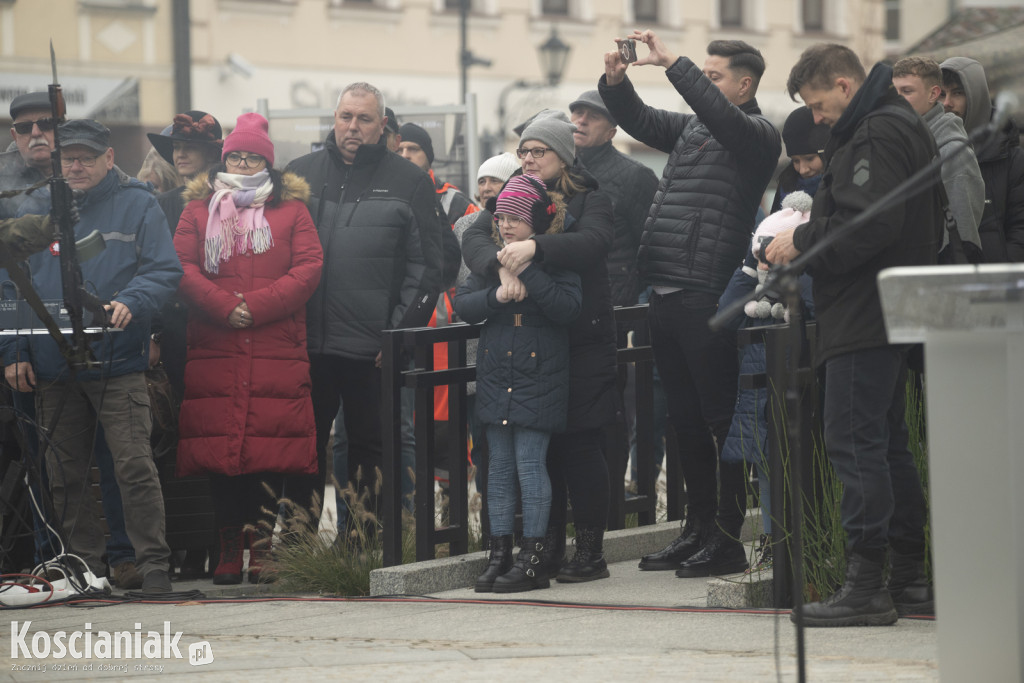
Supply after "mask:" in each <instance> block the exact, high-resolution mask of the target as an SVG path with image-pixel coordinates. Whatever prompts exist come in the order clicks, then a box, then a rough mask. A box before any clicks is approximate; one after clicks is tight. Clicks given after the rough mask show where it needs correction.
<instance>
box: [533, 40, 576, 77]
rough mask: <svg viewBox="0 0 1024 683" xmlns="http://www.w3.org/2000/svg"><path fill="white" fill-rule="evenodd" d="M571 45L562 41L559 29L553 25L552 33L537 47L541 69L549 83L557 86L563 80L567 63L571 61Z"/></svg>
mask: <svg viewBox="0 0 1024 683" xmlns="http://www.w3.org/2000/svg"><path fill="white" fill-rule="evenodd" d="M570 50H572V48H571V47H569V46H568V45H566V44H565V43H563V42H562V39H561V38H559V37H558V29H556V28H555V27H554V26H552V27H551V35H550V36H548V39H547V40H546V41H544V43H543V44H541V46H540V47H538V48H537V55H538V57H539V59H540V69H541V71H543V72H544V76H545V77H546V78H547V79H548V84H549V85H552V86H555V85H558V83H559V81H561V80H562V74H563V73H564V72H565V65H566V64H567V63H568V62H569V51H570Z"/></svg>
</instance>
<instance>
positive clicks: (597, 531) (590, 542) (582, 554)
mask: <svg viewBox="0 0 1024 683" xmlns="http://www.w3.org/2000/svg"><path fill="white" fill-rule="evenodd" d="M603 541H604V529H602V528H600V527H589V526H584V527H580V526H578V527H576V538H574V539H573V543H575V545H576V552H575V554H573V557H572V560H570V561H569V563H568V564H566V565H564V566H563V567H562V570H561V571H560V572H558V576H557V577H556V580H557V581H558V582H559V583H583V582H584V581H596V580H597V579H607V578H608V577H609V576H611V575H610V574H609V573H608V563H607V562H605V561H604V552H603V550H602V547H601V546H602V543H603Z"/></svg>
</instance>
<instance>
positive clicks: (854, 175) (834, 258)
mask: <svg viewBox="0 0 1024 683" xmlns="http://www.w3.org/2000/svg"><path fill="white" fill-rule="evenodd" d="M883 108H885V109H889V110H890V111H888V112H887V111H884V110H883V111H879V110H880V109H883ZM897 108H898V109H903V110H904V111H905V112H909V113H910V114H914V110H913V109H911V108H910V105H909V104H907V102H906V100H905V99H903V97H902V96H900V95H899V94H898V93H897V92H896V89H895V88H894V87H893V86H892V67H888V66H886V65H884V64H877V65H875V68H874V69H872V70H871V73H870V74H869V75H868V78H867V80H865V81H864V84H863V85H861V87H860V89H859V90H858V91H857V93H856V94H855V95H854V96H853V99H852V100H851V101H850V104H849V105H848V106H847V108H846V111H845V112H843V115H842V116H841V117H839V120H838V121H837V122H836V124H835V126H833V128H832V136H831V137H830V138H829V141H828V145H827V146H826V147H825V159H826V161H827V164H828V165H827V167H826V168H825V174H824V176H823V177H822V179H821V186H820V187H819V188H818V192H817V194H815V195H814V205H813V207H812V209H811V220H810V221H809V222H807V223H804V224H803V225H801V226H799V227H798V228H796V230H795V231H794V232H793V246H795V247H796V248H797V249H799V250H800V251H801V252H805V251H807V250H808V249H810V248H811V246H812V245H814V244H816V243H817V242H819V241H820V240H822V239H825V238H826V237H827V236H832V235H833V233H836V232H837V231H841V230H843V229H844V228H845V226H846V225H847V224H848V223H849V222H850V221H851V220H853V219H854V218H855V217H856V216H857V215H858V214H860V213H861V212H863V211H864V210H865V209H868V208H871V207H874V205H875V204H877V203H878V202H879V200H880V199H881V198H882V197H883V196H884V195H885V194H886V193H888V192H889V191H890V190H892V189H893V188H895V187H896V186H897V185H899V184H900V183H901V182H903V181H904V180H906V179H907V178H909V177H910V176H911V175H913V174H914V173H916V172H917V171H918V170H920V169H921V168H922V167H924V166H927V165H928V164H929V163H930V162H931V160H932V158H933V157H934V156H937V154H938V152H937V150H936V148H935V141H934V139H933V138H932V135H931V131H930V130H929V129H928V127H927V125H926V124H925V123H924V120H923V119H922V118H921V117H920V116H917V115H913V116H901V115H899V112H893V113H890V112H891V110H892V109H897ZM932 180H933V181H934V182H933V184H932V186H931V187H932V189H930V190H926V191H924V192H921V193H919V194H916V195H914V196H910V197H906V198H904V199H902V201H896V202H894V203H892V205H891V206H889V207H888V208H887V209H886V210H884V211H883V212H881V213H880V214H879V215H878V216H876V217H875V218H874V219H873V220H871V221H870V222H868V223H867V224H865V225H862V226H860V227H859V228H857V229H855V230H853V232H852V234H850V233H847V234H843V236H842V237H839V238H836V239H835V241H834V242H832V243H831V245H830V246H829V247H828V248H826V249H825V251H824V252H822V253H821V254H819V255H818V256H817V257H815V258H813V259H812V261H811V263H810V264H809V265H808V268H807V270H808V272H809V273H810V274H811V275H812V276H813V277H814V312H815V316H816V317H817V319H818V353H817V356H816V358H815V361H816V362H817V363H819V364H820V363H822V362H824V361H826V360H828V359H829V358H832V357H834V356H837V355H840V354H843V353H849V352H852V351H859V350H863V349H870V348H877V347H880V346H886V345H887V344H888V343H889V340H888V337H887V336H886V333H885V322H884V320H883V318H882V305H881V301H880V300H879V297H878V285H877V282H876V278H877V276H878V272H879V271H880V270H882V269H883V268H889V267H892V266H923V265H932V264H934V263H935V260H936V256H937V255H938V252H939V245H940V244H941V242H942V232H943V229H944V227H945V221H944V213H943V211H942V202H941V199H940V195H939V191H938V188H939V187H940V186H941V182H942V179H941V177H940V175H939V172H938V170H936V171H935V172H934V178H933V179H932Z"/></svg>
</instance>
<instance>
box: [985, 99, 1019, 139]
mask: <svg viewBox="0 0 1024 683" xmlns="http://www.w3.org/2000/svg"><path fill="white" fill-rule="evenodd" d="M1019 106H1020V101H1019V100H1018V99H1017V95H1015V94H1014V93H1012V92H1010V91H1009V90H1003V91H1001V92H1000V93H999V94H998V95H996V107H995V112H993V114H992V124H991V125H992V131H993V132H995V131H1000V130H1002V129H1003V126H1005V125H1006V121H1007V119H1009V118H1010V116H1011V115H1012V114H1013V113H1014V112H1015V111H1017V108H1018V107H1019Z"/></svg>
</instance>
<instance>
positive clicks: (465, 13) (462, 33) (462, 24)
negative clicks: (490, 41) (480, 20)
mask: <svg viewBox="0 0 1024 683" xmlns="http://www.w3.org/2000/svg"><path fill="white" fill-rule="evenodd" d="M468 25H469V0H462V1H461V2H460V3H459V46H460V47H459V70H460V75H461V80H460V84H461V87H460V89H459V101H460V102H462V103H463V104H465V103H466V92H467V90H468V87H469V67H471V66H490V65H491V60H489V59H483V58H481V57H477V56H476V55H474V54H473V52H472V51H471V50H470V49H469V45H468V38H467V34H468V33H469V28H468Z"/></svg>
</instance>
